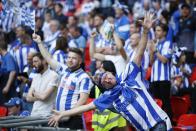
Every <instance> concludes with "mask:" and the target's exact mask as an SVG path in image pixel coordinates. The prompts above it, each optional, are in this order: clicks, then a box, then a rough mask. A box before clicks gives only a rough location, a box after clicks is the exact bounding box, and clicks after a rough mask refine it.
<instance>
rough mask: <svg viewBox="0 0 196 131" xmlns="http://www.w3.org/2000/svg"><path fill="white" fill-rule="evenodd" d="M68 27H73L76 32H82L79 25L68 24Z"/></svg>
mask: <svg viewBox="0 0 196 131" xmlns="http://www.w3.org/2000/svg"><path fill="white" fill-rule="evenodd" d="M69 29H73V30H74V31H76V32H80V33H82V29H81V28H80V27H79V26H70V27H69Z"/></svg>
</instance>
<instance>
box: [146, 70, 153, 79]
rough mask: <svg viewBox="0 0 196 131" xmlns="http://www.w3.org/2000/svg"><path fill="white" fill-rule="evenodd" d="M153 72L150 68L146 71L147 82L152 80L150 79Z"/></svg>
mask: <svg viewBox="0 0 196 131" xmlns="http://www.w3.org/2000/svg"><path fill="white" fill-rule="evenodd" d="M151 70H152V67H148V69H147V70H146V77H145V78H146V80H150V77H151Z"/></svg>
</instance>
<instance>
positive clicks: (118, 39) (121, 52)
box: [113, 32, 129, 61]
mask: <svg viewBox="0 0 196 131" xmlns="http://www.w3.org/2000/svg"><path fill="white" fill-rule="evenodd" d="M113 37H114V41H115V43H116V47H117V49H118V51H119V52H120V54H121V56H122V57H123V58H124V60H125V61H128V59H129V58H128V56H127V54H126V52H125V49H124V48H123V43H122V41H121V39H120V38H119V37H118V35H117V34H116V33H115V32H114V33H113Z"/></svg>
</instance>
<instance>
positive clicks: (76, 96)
mask: <svg viewBox="0 0 196 131" xmlns="http://www.w3.org/2000/svg"><path fill="white" fill-rule="evenodd" d="M33 38H34V40H35V41H36V42H37V43H38V47H39V49H40V51H41V53H42V55H43V56H44V58H45V59H46V61H47V62H48V63H49V65H50V67H51V68H52V69H54V70H55V71H56V72H57V73H58V74H59V75H60V76H61V80H60V83H59V86H58V92H57V97H56V110H58V111H64V110H70V109H72V108H77V107H78V106H81V105H83V104H85V103H86V100H87V98H88V96H89V93H90V89H91V87H92V86H93V83H92V81H91V79H90V77H89V76H88V75H87V73H86V72H84V70H83V69H81V63H82V51H81V50H80V49H78V48H70V49H69V52H68V58H67V63H66V65H64V64H60V63H58V62H57V61H56V60H54V59H53V58H52V56H51V55H50V54H49V52H48V51H47V49H46V48H45V47H44V45H43V44H42V42H41V39H40V37H39V36H38V35H36V34H34V35H33ZM76 123H77V124H76ZM62 126H64V127H67V128H70V129H72V130H75V129H82V128H83V127H82V117H81V116H80V115H76V116H74V117H71V118H70V119H69V120H68V121H66V122H65V123H63V125H62Z"/></svg>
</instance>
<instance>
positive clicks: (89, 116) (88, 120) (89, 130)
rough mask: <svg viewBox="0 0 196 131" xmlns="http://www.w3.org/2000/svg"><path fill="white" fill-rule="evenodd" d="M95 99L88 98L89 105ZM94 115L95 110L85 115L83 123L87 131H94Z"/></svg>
mask: <svg viewBox="0 0 196 131" xmlns="http://www.w3.org/2000/svg"><path fill="white" fill-rule="evenodd" d="M92 101H93V99H91V98H88V100H87V103H86V104H88V103H90V102H92ZM92 115H93V110H92V111H87V112H84V113H83V123H84V128H85V130H86V131H93V128H92Z"/></svg>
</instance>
